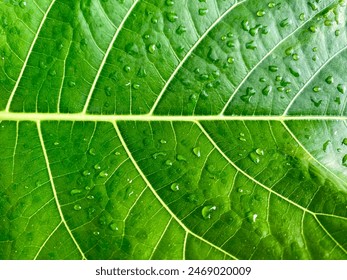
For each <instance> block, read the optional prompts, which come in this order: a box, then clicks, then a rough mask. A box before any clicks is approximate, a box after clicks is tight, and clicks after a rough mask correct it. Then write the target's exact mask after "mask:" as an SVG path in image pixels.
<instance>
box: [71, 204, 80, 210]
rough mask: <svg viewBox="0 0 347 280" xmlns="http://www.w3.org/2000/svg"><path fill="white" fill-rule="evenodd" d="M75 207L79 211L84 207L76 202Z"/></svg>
mask: <svg viewBox="0 0 347 280" xmlns="http://www.w3.org/2000/svg"><path fill="white" fill-rule="evenodd" d="M73 209H75V210H76V211H79V210H81V209H82V207H81V205H79V204H75V206H74V207H73Z"/></svg>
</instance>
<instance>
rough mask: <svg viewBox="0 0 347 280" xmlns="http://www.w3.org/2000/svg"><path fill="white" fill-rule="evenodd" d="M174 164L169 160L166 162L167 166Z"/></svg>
mask: <svg viewBox="0 0 347 280" xmlns="http://www.w3.org/2000/svg"><path fill="white" fill-rule="evenodd" d="M172 164H173V163H172V161H171V160H169V159H168V160H167V161H165V165H167V166H172Z"/></svg>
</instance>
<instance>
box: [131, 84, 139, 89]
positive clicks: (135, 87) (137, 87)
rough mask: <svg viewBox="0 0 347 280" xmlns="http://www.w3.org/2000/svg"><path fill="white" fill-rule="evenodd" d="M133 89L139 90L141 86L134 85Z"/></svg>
mask: <svg viewBox="0 0 347 280" xmlns="http://www.w3.org/2000/svg"><path fill="white" fill-rule="evenodd" d="M132 88H133V89H135V90H138V89H139V88H140V84H137V83H135V84H133V85H132Z"/></svg>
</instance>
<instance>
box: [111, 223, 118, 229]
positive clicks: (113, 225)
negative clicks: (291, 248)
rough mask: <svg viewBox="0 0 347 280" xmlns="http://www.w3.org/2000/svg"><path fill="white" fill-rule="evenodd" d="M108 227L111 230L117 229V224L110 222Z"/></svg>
mask: <svg viewBox="0 0 347 280" xmlns="http://www.w3.org/2000/svg"><path fill="white" fill-rule="evenodd" d="M110 229H111V230H113V231H118V226H117V224H116V223H112V224H110Z"/></svg>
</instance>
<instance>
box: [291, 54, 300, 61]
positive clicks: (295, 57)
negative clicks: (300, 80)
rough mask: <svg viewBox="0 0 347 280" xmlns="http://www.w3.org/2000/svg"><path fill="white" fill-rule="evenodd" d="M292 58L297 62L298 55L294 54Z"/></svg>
mask: <svg viewBox="0 0 347 280" xmlns="http://www.w3.org/2000/svg"><path fill="white" fill-rule="evenodd" d="M292 58H293V60H295V61H297V60H299V58H300V57H299V55H298V54H297V53H294V54H293V55H292Z"/></svg>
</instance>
